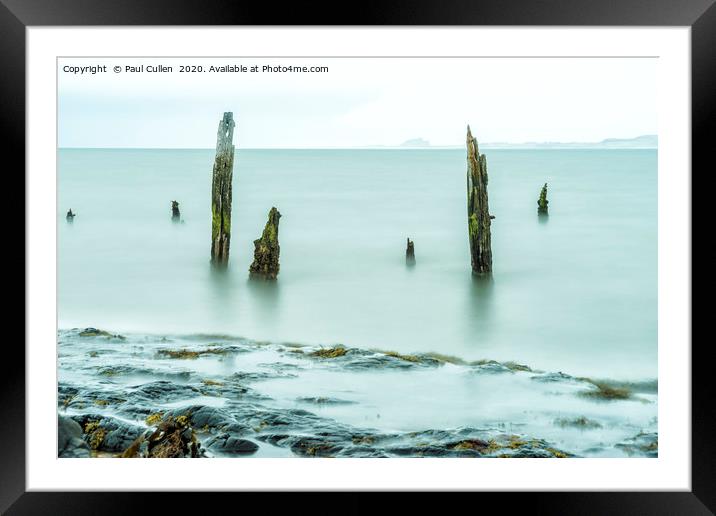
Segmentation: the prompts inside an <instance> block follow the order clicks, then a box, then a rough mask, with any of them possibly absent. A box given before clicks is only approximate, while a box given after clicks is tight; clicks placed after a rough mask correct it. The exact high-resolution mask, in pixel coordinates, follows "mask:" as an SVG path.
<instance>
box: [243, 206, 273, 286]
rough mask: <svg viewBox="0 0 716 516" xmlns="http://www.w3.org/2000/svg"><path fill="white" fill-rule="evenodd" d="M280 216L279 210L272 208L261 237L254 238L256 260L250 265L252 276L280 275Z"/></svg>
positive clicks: (270, 276)
mask: <svg viewBox="0 0 716 516" xmlns="http://www.w3.org/2000/svg"><path fill="white" fill-rule="evenodd" d="M280 218H281V214H280V213H279V211H278V210H277V209H276V208H271V211H269V214H268V221H267V222H266V226H265V227H264V231H263V233H262V234H261V238H259V239H257V240H254V261H253V263H252V264H251V267H249V275H250V276H251V277H260V278H265V279H276V276H278V270H279V263H278V257H279V253H280V251H281V248H280V247H279V245H278V220H279V219H280Z"/></svg>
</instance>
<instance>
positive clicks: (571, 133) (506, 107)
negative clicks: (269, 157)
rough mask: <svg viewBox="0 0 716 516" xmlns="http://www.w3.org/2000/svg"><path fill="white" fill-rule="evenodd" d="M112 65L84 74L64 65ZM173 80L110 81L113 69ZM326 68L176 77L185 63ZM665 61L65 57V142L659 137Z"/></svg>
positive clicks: (198, 144) (310, 144)
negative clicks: (228, 131)
mask: <svg viewBox="0 0 716 516" xmlns="http://www.w3.org/2000/svg"><path fill="white" fill-rule="evenodd" d="M91 64H106V65H107V66H108V72H107V73H104V74H96V75H88V74H84V75H79V74H71V73H67V72H63V71H62V68H63V67H64V66H65V65H72V66H87V65H91ZM128 64H136V65H139V64H145V65H159V64H163V65H165V66H172V67H173V72H172V73H147V72H145V73H135V74H133V73H128V72H125V71H122V72H121V73H114V72H113V71H112V69H113V67H114V66H115V65H120V66H122V67H124V66H125V65H128ZM180 64H184V65H191V64H201V65H202V66H204V68H205V69H207V68H208V67H209V66H210V65H212V64H213V65H218V66H221V65H226V64H245V65H247V66H251V65H259V66H262V65H264V64H271V65H276V64H284V65H289V64H293V65H306V66H328V69H329V71H328V72H327V73H301V74H297V73H208V72H204V73H179V72H178V69H179V65H180ZM656 64H657V63H656V59H646V58H645V59H625V58H621V59H619V58H607V59H579V58H570V59H535V58H531V59H522V58H520V59H504V58H501V59H486V58H478V59H444V58H441V59H422V58H420V59H300V60H299V59H263V58H255V59H236V58H212V59H201V60H186V59H167V58H161V59H159V58H157V59H121V60H120V59H63V60H60V63H59V77H58V86H59V99H58V102H59V143H60V146H61V147H162V148H213V147H214V145H215V143H216V129H217V124H218V122H219V119H220V118H221V116H222V114H223V112H224V111H233V113H234V119H235V120H236V122H237V129H236V131H235V136H234V143H235V145H237V146H238V147H243V148H268V147H283V148H286V147H289V148H291V147H306V148H322V147H363V146H372V145H385V146H394V145H399V144H401V143H402V142H404V141H405V140H408V139H413V138H424V139H426V140H428V141H429V142H430V143H431V144H432V145H462V144H463V142H464V138H465V125H466V124H468V123H469V124H470V125H471V127H472V131H473V134H474V135H475V136H476V137H477V139H478V141H480V142H482V143H494V142H509V143H522V142H528V141H535V142H544V141H559V142H575V141H578V142H594V141H600V140H602V139H604V138H632V137H635V136H639V135H643V134H656V133H657V112H656V86H657V85H656Z"/></svg>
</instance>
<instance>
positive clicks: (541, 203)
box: [537, 183, 549, 215]
mask: <svg viewBox="0 0 716 516" xmlns="http://www.w3.org/2000/svg"><path fill="white" fill-rule="evenodd" d="M548 204H549V201H548V200H547V183H545V184H544V186H543V187H542V191H541V192H540V194H539V199H537V213H539V214H540V215H547V213H548V208H547V205H548Z"/></svg>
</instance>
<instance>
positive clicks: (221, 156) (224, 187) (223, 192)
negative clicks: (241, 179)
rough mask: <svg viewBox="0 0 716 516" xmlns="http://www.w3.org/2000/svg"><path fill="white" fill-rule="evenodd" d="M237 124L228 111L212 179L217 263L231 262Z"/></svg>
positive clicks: (213, 253)
mask: <svg viewBox="0 0 716 516" xmlns="http://www.w3.org/2000/svg"><path fill="white" fill-rule="evenodd" d="M234 125H235V124H234V118H233V113H231V112H226V113H224V117H223V118H222V119H221V121H220V122H219V130H218V132H217V135H216V157H215V158H214V172H213V175H212V180H211V262H212V263H213V264H216V265H226V264H227V263H228V262H229V244H230V241H231V180H232V177H233V171H234V144H233V139H234Z"/></svg>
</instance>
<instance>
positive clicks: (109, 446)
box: [72, 414, 144, 453]
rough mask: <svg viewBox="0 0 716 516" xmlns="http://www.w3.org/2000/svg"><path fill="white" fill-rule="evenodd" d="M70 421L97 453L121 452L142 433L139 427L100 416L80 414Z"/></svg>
mask: <svg viewBox="0 0 716 516" xmlns="http://www.w3.org/2000/svg"><path fill="white" fill-rule="evenodd" d="M72 419H73V420H74V421H76V422H77V423H79V425H80V426H81V427H82V433H83V434H84V440H85V441H86V442H87V444H89V447H90V448H91V449H92V450H97V451H104V452H114V453H116V452H121V451H123V450H125V449H126V448H127V446H129V445H130V444H131V443H132V441H134V440H135V439H136V438H137V437H138V436H140V435H141V434H142V432H143V431H144V428H142V427H140V426H136V425H130V424H128V423H125V422H124V421H120V420H118V419H115V418H113V417H109V416H103V415H100V414H82V415H79V416H72Z"/></svg>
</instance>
